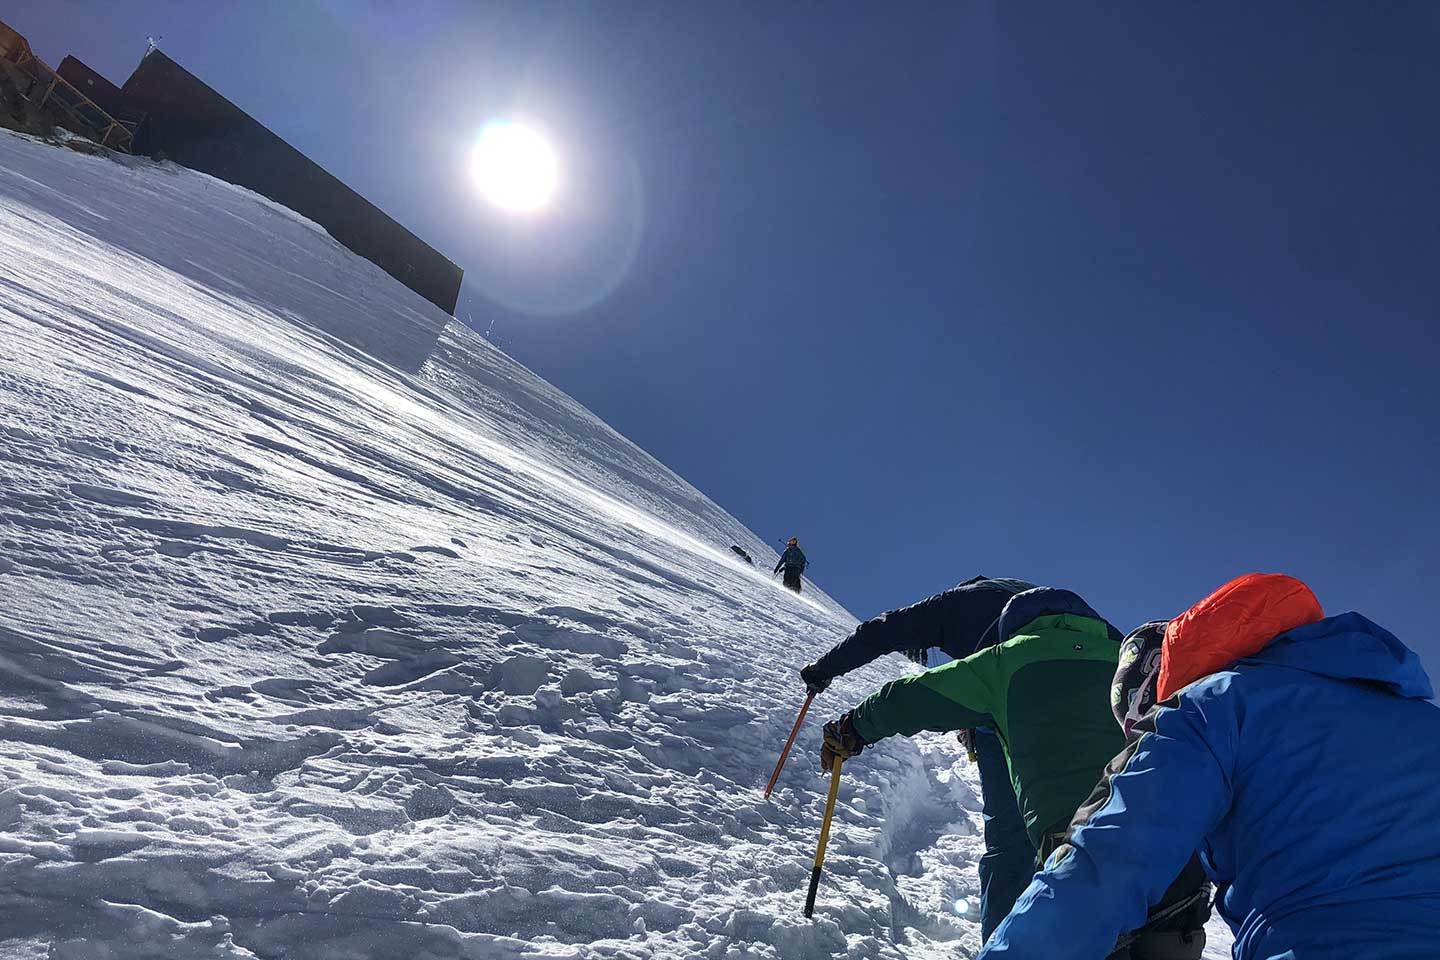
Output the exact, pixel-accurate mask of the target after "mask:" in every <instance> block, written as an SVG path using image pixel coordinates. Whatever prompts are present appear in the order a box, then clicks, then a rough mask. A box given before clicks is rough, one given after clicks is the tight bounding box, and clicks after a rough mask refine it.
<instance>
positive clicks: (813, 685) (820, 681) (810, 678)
mask: <svg viewBox="0 0 1440 960" xmlns="http://www.w3.org/2000/svg"><path fill="white" fill-rule="evenodd" d="M800 679H801V680H803V681H805V691H806V692H807V693H823V692H824V691H825V688H826V687H828V686H830V680H831V679H832V678H831V677H827V676H825V674H823V673H821V672H820V665H819V664H818V663H807V664H806V665H805V666H803V667H801V668H800Z"/></svg>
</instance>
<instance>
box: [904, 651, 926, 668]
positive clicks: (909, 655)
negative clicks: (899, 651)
mask: <svg viewBox="0 0 1440 960" xmlns="http://www.w3.org/2000/svg"><path fill="white" fill-rule="evenodd" d="M905 659H907V660H909V661H910V662H911V663H918V664H920V666H922V667H928V666H930V648H929V647H919V648H917V649H915V650H906V651H905Z"/></svg>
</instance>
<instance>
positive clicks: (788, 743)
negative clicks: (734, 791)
mask: <svg viewBox="0 0 1440 960" xmlns="http://www.w3.org/2000/svg"><path fill="white" fill-rule="evenodd" d="M814 699H815V694H814V693H811V694H810V695H809V696H808V697H806V698H805V705H804V706H802V707H801V708H800V716H798V717H796V718H795V726H793V727H791V728H790V737H789V738H788V739H787V740H786V741H785V747H784V749H782V750H781V751H780V760H779V762H778V763H776V764H775V772H774V773H772V774H770V782H769V783H767V784H765V797H764V799H766V800H769V799H770V791H771V790H774V789H775V781H776V780H779V779H780V771H781V770H784V769H785V758H786V757H788V756H790V747H791V745H793V744H794V743H795V734H797V733H799V732H800V725H801V724H802V723H804V722H805V714H806V712H807V711H809V709H810V701H811V700H814Z"/></svg>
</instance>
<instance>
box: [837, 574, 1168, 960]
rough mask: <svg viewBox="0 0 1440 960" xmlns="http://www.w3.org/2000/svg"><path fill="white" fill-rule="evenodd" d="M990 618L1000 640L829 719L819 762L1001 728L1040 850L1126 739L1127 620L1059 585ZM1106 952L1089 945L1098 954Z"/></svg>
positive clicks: (1059, 838) (1056, 838) (1059, 835)
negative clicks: (889, 740)
mask: <svg viewBox="0 0 1440 960" xmlns="http://www.w3.org/2000/svg"><path fill="white" fill-rule="evenodd" d="M941 596H942V597H943V596H944V595H943V594H942V595H941ZM937 600H939V598H931V600H929V601H926V603H932V602H935V601H937ZM871 622H872V623H873V622H874V621H871ZM993 629H994V631H995V635H994V638H993V639H994V643H993V644H991V645H988V646H985V647H984V648H983V649H981V650H979V651H977V652H975V653H972V654H971V655H970V656H968V657H965V658H963V659H961V660H954V661H952V662H950V663H947V664H945V665H943V666H939V667H935V668H933V669H930V670H926V671H925V672H924V673H919V674H915V675H913V676H909V677H903V678H901V679H899V680H892V681H890V682H889V683H887V684H885V685H884V686H883V687H881V688H880V689H879V691H878V692H876V693H874V694H872V695H871V696H870V697H869V698H867V699H866V700H865V701H864V702H862V703H861V704H860V705H859V706H857V707H856V708H855V709H854V710H852V711H850V712H849V713H846V714H844V715H842V716H841V717H840V718H839V719H837V720H832V721H831V722H830V723H827V724H826V725H825V730H824V737H825V739H824V744H823V746H822V748H821V751H820V757H821V764H822V766H823V767H824V768H826V769H828V768H829V765H830V763H831V761H832V760H833V759H834V758H835V757H836V756H839V757H842V758H843V757H851V756H854V755H856V754H858V753H860V752H861V751H862V750H864V749H865V747H866V746H868V745H870V744H872V743H875V742H876V741H878V740H883V739H884V738H886V737H890V736H894V735H895V734H904V735H906V736H910V735H912V734H915V733H919V732H920V731H921V730H937V731H956V730H964V729H967V728H974V727H984V728H988V729H991V730H994V731H996V733H997V734H998V735H999V737H1000V742H1001V744H1002V745H1003V747H1004V751H1005V757H1006V763H1007V766H1008V768H1009V772H1010V780H1011V784H1012V786H1013V787H1014V788H1015V796H1016V798H1017V800H1018V802H1019V807H1020V814H1021V816H1023V818H1024V821H1025V829H1026V833H1027V834H1028V836H1029V840H1030V843H1031V844H1032V845H1033V846H1034V848H1035V849H1036V850H1037V851H1039V853H1040V857H1041V858H1042V859H1043V857H1044V856H1045V855H1047V854H1048V853H1049V852H1050V851H1051V850H1052V849H1054V848H1055V847H1056V846H1058V845H1059V844H1060V843H1062V842H1063V841H1064V833H1063V831H1064V829H1065V826H1066V825H1067V824H1068V823H1069V822H1070V819H1071V817H1072V816H1073V814H1074V812H1075V810H1076V808H1077V807H1078V806H1079V805H1080V804H1081V803H1082V802H1084V800H1085V797H1086V796H1087V795H1088V794H1089V792H1090V790H1091V788H1092V787H1093V786H1094V785H1095V778H1096V776H1097V775H1098V773H1099V771H1101V770H1102V769H1104V766H1105V763H1106V762H1107V758H1108V757H1113V756H1114V754H1115V751H1117V750H1119V749H1120V747H1121V746H1123V744H1124V742H1125V741H1124V738H1123V737H1122V736H1121V735H1120V731H1119V729H1117V728H1116V726H1115V721H1114V719H1113V718H1112V717H1111V715H1110V696H1109V693H1110V684H1111V680H1112V679H1113V677H1114V673H1115V664H1116V661H1117V659H1118V657H1119V652H1120V639H1121V637H1120V632H1119V631H1118V630H1116V629H1115V628H1114V627H1113V626H1111V625H1110V624H1109V623H1108V622H1106V621H1105V620H1104V618H1102V617H1101V616H1100V615H1099V614H1098V613H1096V612H1095V610H1094V609H1093V608H1092V607H1091V606H1090V605H1089V604H1088V603H1086V602H1085V601H1084V600H1082V599H1081V598H1080V597H1079V596H1078V595H1076V594H1075V593H1073V592H1071V591H1069V590H1059V589H1055V588H1053V587H1036V588H1035V589H1033V590H1025V591H1024V592H1022V593H1017V594H1016V595H1015V596H1013V597H1012V598H1010V600H1009V601H1008V602H1007V603H1006V604H1005V607H1004V609H1003V610H1002V611H1001V613H1000V617H999V620H998V621H997V622H996V625H995V627H994V628H993ZM988 632H989V630H988V629H987V633H988ZM1181 866H1183V862H1182V863H1181V864H1176V865H1175V867H1174V868H1173V869H1172V870H1171V873H1170V878H1169V879H1174V877H1175V874H1176V873H1178V872H1179V870H1180V867H1181ZM1022 902H1023V900H1022ZM1143 916H1144V914H1143V912H1142V914H1141V918H1137V920H1136V922H1137V924H1138V922H1139V920H1140V919H1142V918H1143ZM1000 929H1001V930H1003V929H1004V926H1003V925H1001V927H1000ZM1116 932H1117V933H1118V932H1119V931H1116ZM998 935H999V932H998V931H997V932H996V934H995V936H998ZM1056 936H1057V937H1058V936H1059V934H1056ZM992 940H993V937H992ZM1114 941H1115V938H1114V937H1113V936H1112V937H1111V944H1113V943H1114ZM1105 953H1106V951H1105V950H1104V949H1101V950H1095V951H1091V960H1094V958H1095V957H1103V956H1105ZM1033 956H1036V957H1040V956H1045V954H1044V953H1035V954H1033Z"/></svg>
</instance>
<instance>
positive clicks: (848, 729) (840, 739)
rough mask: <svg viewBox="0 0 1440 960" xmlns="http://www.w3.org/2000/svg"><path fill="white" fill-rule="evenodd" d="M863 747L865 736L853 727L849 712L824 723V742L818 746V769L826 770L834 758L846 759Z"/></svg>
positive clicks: (833, 761) (857, 753)
mask: <svg viewBox="0 0 1440 960" xmlns="http://www.w3.org/2000/svg"><path fill="white" fill-rule="evenodd" d="M864 749H865V738H864V737H862V736H860V734H859V732H858V731H856V729H855V724H854V723H853V722H851V720H850V714H848V713H847V714H845V715H844V716H843V717H841V718H840V719H839V720H831V721H830V722H829V723H827V724H825V744H824V746H822V747H821V748H820V769H821V770H825V771H828V770H829V769H830V767H831V766H832V765H833V764H834V763H835V758H836V757H839V758H840V759H841V760H848V759H850V758H851V757H854V756H857V755H859V753H860V751H862V750H864Z"/></svg>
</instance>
